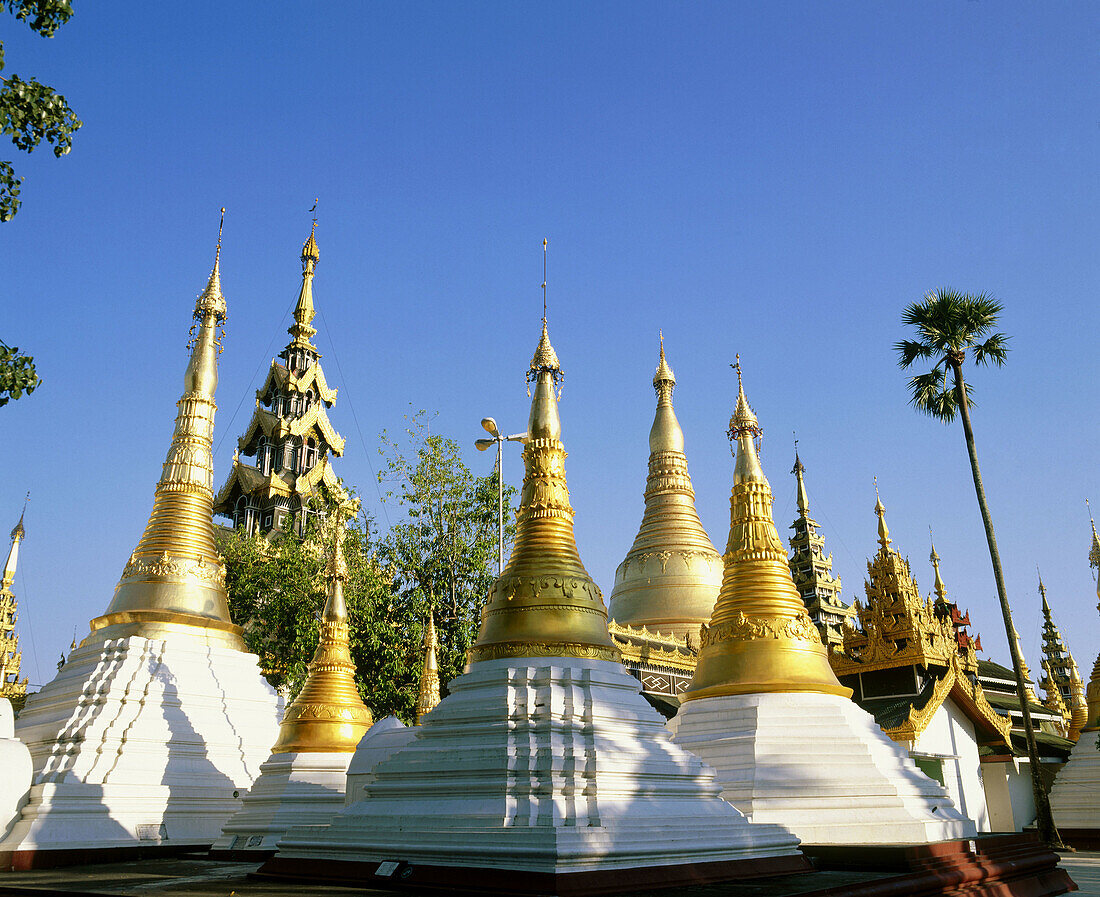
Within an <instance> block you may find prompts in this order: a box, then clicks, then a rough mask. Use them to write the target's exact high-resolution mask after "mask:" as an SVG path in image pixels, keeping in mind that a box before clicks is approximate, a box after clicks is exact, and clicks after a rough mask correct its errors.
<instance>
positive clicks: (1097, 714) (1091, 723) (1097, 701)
mask: <svg viewBox="0 0 1100 897" xmlns="http://www.w3.org/2000/svg"><path fill="white" fill-rule="evenodd" d="M1089 522H1090V523H1091V524H1092V546H1091V547H1090V549H1089V566H1090V567H1095V568H1096V598H1097V603H1096V609H1097V610H1100V538H1098V537H1097V535H1096V521H1095V520H1093V519H1092V515H1091V514H1090V515H1089ZM1085 698H1086V700H1087V702H1088V721H1087V722H1086V723H1085V727H1084V728H1083V729H1082V730H1081V731H1082V732H1095V731H1096V730H1097V729H1100V655H1097V657H1096V663H1094V664H1093V666H1092V675H1091V676H1089V684H1088V687H1087V688H1086V689H1085Z"/></svg>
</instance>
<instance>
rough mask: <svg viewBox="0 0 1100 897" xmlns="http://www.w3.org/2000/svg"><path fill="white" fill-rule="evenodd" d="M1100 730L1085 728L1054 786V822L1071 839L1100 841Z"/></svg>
mask: <svg viewBox="0 0 1100 897" xmlns="http://www.w3.org/2000/svg"><path fill="white" fill-rule="evenodd" d="M1098 739H1100V732H1098V731H1096V730H1095V729H1094V730H1092V731H1088V732H1082V733H1081V737H1080V738H1079V739H1077V744H1075V745H1074V746H1073V750H1072V751H1070V755H1069V759H1068V760H1067V761H1066V765H1065V766H1063V767H1062V768H1061V769H1060V770H1059V771H1058V776H1057V778H1055V780H1054V787H1052V788H1051V789H1050V809H1051V812H1052V813H1053V814H1054V824H1055V825H1056V826H1057V827H1058V831H1059V832H1060V833H1061V834H1062V837H1063V838H1064V839H1065V840H1066V841H1067V843H1069V844H1072V845H1074V846H1085V847H1090V848H1091V849H1095V848H1096V846H1097V845H1100V749H1097V741H1098Z"/></svg>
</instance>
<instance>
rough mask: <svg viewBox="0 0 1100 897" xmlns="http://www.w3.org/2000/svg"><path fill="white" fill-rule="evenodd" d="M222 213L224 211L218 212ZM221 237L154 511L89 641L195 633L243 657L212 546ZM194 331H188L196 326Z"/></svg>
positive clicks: (198, 311)
mask: <svg viewBox="0 0 1100 897" xmlns="http://www.w3.org/2000/svg"><path fill="white" fill-rule="evenodd" d="M223 213H224V210H223ZM221 248H222V246H221V232H220V231H219V233H218V248H217V250H216V251H215V253H214V267H213V270H211V272H210V279H209V280H208V281H207V284H206V289H204V290H203V291H202V293H201V294H200V295H199V297H198V300H197V302H196V303H195V312H194V317H195V322H196V324H195V326H193V327H192V330H191V332H192V340H191V346H190V349H191V359H190V361H189V363H188V365H187V371H186V372H185V373H184V377H183V382H184V389H183V396H182V397H181V398H180V400H179V401H178V402H177V403H176V406H177V408H178V409H179V411H178V412H177V414H176V428H175V432H174V433H173V434H172V443H171V445H170V446H169V448H168V457H167V458H166V459H165V461H164V467H163V470H162V472H161V477H160V481H159V482H158V483H157V487H156V492H155V493H154V497H153V511H152V514H150V516H149V522H148V524H147V525H146V527H145V532H144V533H143V534H142V537H141V540H140V541H139V542H138V545H137V548H135V549H134V551H133V553H132V554H131V555H130V559H129V561H128V562H127V564H126V567H125V569H123V571H122V578H121V579H120V580H119V583H118V586H117V587H116V588H115V595H114V598H113V599H112V601H111V603H110V605H109V606H108V608H107V612H106V613H105V614H104V615H103V616H101V617H96V618H95V619H94V620H92V621H91V629H92V632H91V635H89V636H88V637H87V639H85V643H87V642H88V639H94V640H95V641H97V642H100V641H103V640H105V639H115V638H122V637H124V636H128V635H141V636H145V637H148V638H155V637H163V636H164V635H166V634H168V633H171V632H173V631H180V629H181V628H182V629H183V630H184V631H191V632H194V630H195V629H196V628H197V629H202V630H204V634H205V635H206V637H207V638H209V639H216V640H217V641H219V642H220V643H221V644H224V645H226V646H227V647H231V648H236V649H238V650H241V651H244V650H245V645H244V641H243V639H242V638H241V630H240V627H238V626H236V625H234V624H233V622H232V621H231V620H230V617H229V605H228V600H227V596H226V591H225V565H224V564H223V563H222V559H221V556H220V555H219V554H218V549H217V548H216V547H215V546H214V521H213V519H212V513H213V511H212V508H213V499H214V491H213V476H214V464H213V459H212V456H211V448H212V445H213V441H212V440H213V434H214V412H215V410H216V409H217V405H216V404H215V402H214V392H215V390H216V389H217V386H218V364H217V359H218V353H219V352H220V351H221V347H220V339H221V337H220V335H218V334H217V333H216V331H217V329H218V328H219V327H220V326H222V325H223V324H224V322H225V310H226V305H225V297H224V296H223V295H222V286H221V273H220V270H219V262H220V259H221ZM196 327H197V328H198V333H197V334H196V333H195V328H196Z"/></svg>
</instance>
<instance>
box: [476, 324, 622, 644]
mask: <svg viewBox="0 0 1100 897" xmlns="http://www.w3.org/2000/svg"><path fill="white" fill-rule="evenodd" d="M562 376H563V375H562V370H561V365H560V364H559V363H558V356H557V353H556V352H555V351H554V347H553V346H551V345H550V336H549V334H548V332H547V329H546V315H545V313H544V314H543V318H542V336H541V337H540V339H539V344H538V348H537V349H536V350H535V355H534V357H533V358H532V359H531V366H530V368H529V369H528V372H527V382H528V383H531V382H534V385H535V395H534V398H533V399H532V400H531V416H530V419H529V421H528V424H527V443H526V444H525V445H524V447H523V464H524V477H523V492H522V494H521V495H520V505H519V510H518V511H517V512H516V542H515V548H514V549H513V550H512V556H511V558H509V560H508V566H507V567H505V568H504V572H503V573H502V574H501V576H500V578H498V579H497V581H496V582H495V583H493V585H492V587H491V588H490V589H489V598H488V600H487V601H486V603H485V607H484V608H483V609H482V611H481V630H480V632H479V633H478V637H477V641H476V642H475V643H474V645H473V647H471V648H470V652H469V656H468V662H469V663H471V664H473V663H478V662H479V661H483V660H495V659H497V658H502V657H586V658H595V659H602V660H619V659H620V653H619V649H618V648H616V647H615V645H614V643H613V642H612V641H611V636H610V635H608V632H607V609H606V608H605V607H604V603H603V595H602V594H601V593H600V590H599V587H598V586H597V585H596V584H595V583H594V582H593V581H592V577H590V576H589V575H588V571H587V570H585V569H584V565H583V564H582V563H581V559H580V557H579V556H578V554H577V543H576V541H575V540H574V538H573V508H572V507H571V506H570V504H569V488H568V485H567V484H566V481H565V458H566V453H565V448H564V446H563V445H562V442H561V420H560V419H559V418H558V399H557V395H556V394H555V389H556V388H557V387H558V386H559V384H560V383H561V379H562Z"/></svg>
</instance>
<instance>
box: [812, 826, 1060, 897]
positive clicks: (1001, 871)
mask: <svg viewBox="0 0 1100 897" xmlns="http://www.w3.org/2000/svg"><path fill="white" fill-rule="evenodd" d="M971 845H973V847H971ZM802 849H803V851H805V853H806V854H807V855H808V856H809V857H811V858H812V859H813V861H814V865H815V866H817V867H818V868H819V869H823V870H824V869H845V870H858V871H867V872H874V871H879V872H895V873H901V874H900V875H895V876H893V877H890V878H884V879H880V880H878V881H872V882H867V883H866V884H862V885H854V886H852V887H850V888H846V889H844V891H843V894H844V897H902V895H905V897H916V895H929V897H931V895H943V897H963V895H965V897H1050V895H1054V894H1064V893H1066V892H1067V891H1076V890H1077V885H1076V884H1074V883H1073V880H1072V879H1071V878H1070V877H1069V874H1068V873H1067V872H1066V870H1065V869H1061V868H1058V862H1059V857H1058V854H1056V853H1055V852H1054V851H1053V850H1051V849H1050V848H1049V847H1047V846H1046V845H1045V844H1043V843H1042V842H1041V841H1040V840H1039V837H1038V835H1036V834H1034V833H1032V832H1028V833H1026V834H1011V835H984V836H979V837H977V838H973V839H968V838H961V839H959V840H955V841H939V842H936V843H933V844H897V845H882V846H879V845H865V846H853V847H834V846H830V845H806V844H803V845H802ZM804 897H814V895H804Z"/></svg>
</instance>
